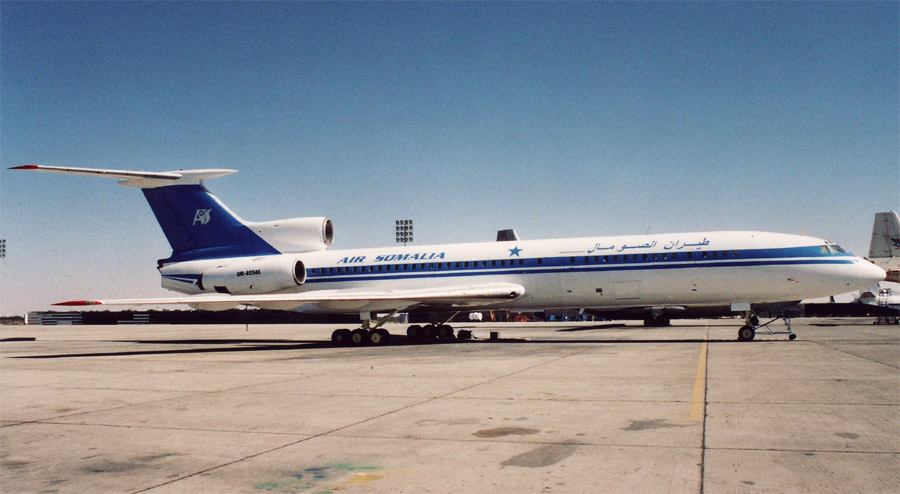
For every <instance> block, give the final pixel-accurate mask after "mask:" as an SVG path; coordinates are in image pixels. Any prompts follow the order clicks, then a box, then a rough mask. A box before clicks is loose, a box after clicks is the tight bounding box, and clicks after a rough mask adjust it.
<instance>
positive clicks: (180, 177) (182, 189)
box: [12, 165, 279, 263]
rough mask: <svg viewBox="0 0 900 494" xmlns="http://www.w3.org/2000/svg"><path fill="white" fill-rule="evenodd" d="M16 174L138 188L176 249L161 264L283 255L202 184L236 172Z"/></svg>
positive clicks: (68, 170) (38, 168)
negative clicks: (102, 180) (112, 181)
mask: <svg viewBox="0 0 900 494" xmlns="http://www.w3.org/2000/svg"><path fill="white" fill-rule="evenodd" d="M12 169H14V170H33V171H42V172H51V173H65V174H71V175H88V176H101V177H112V178H119V179H120V180H119V185H123V186H126V187H140V188H141V189H142V191H143V193H144V197H146V198H147V202H148V203H149V204H150V209H152V210H153V214H154V215H156V220H157V221H158V222H159V226H160V227H161V228H162V230H163V233H164V234H165V235H166V239H168V241H169V245H171V246H172V256H171V257H170V258H168V259H165V260H161V261H160V263H167V262H174V261H188V260H192V259H213V258H219V257H237V256H254V255H270V254H278V253H279V251H278V250H277V249H276V248H275V247H273V246H272V245H270V244H269V243H268V242H266V241H265V240H263V239H262V238H261V237H260V236H259V235H257V234H256V233H254V232H253V230H251V229H250V228H248V227H247V225H246V224H245V222H244V221H243V220H242V219H241V218H239V217H238V216H237V215H235V214H234V213H232V212H231V211H230V210H229V209H228V208H227V207H225V205H224V204H222V203H221V202H220V201H219V200H218V199H217V198H216V197H215V196H213V195H212V194H210V193H209V191H207V190H206V188H205V187H203V180H204V179H207V178H215V177H222V176H225V175H229V174H231V173H235V171H236V170H219V169H210V170H180V171H173V172H161V173H160V172H139V171H123V170H100V169H94V168H66V167H58V166H42V165H26V166H17V167H14V168H12Z"/></svg>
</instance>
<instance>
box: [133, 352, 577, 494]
mask: <svg viewBox="0 0 900 494" xmlns="http://www.w3.org/2000/svg"><path fill="white" fill-rule="evenodd" d="M584 352H585V351H584V350H582V351H579V352H572V353H569V354H567V355H563V356H561V357H557V358H553V359H548V360H546V361H542V362H540V363H537V364H534V365H531V366H527V367H525V368H523V369H519V370H516V371H513V372H510V373H509V374H506V375H504V376H498V377H495V378H492V379H489V380H487V381H484V382H480V383H476V384H472V385H470V386H467V387H465V388H462V389H458V390H455V391H450V392H448V393H445V394H443V395H440V396H436V397H431V398H428V399H425V400H422V401H419V402H416V403H411V404H409V405H406V406H402V407H399V408H396V409H394V410H389V411H387V412H384V413H381V414H379V415H376V416H373V417H368V418H365V419H363V420H359V421H356V422H354V423H352V424H345V425H343V426H341V427H337V428H335V429H332V430H330V431H325V432H322V433H319V434H316V435H313V436H311V437H306V438H303V439H299V440H297V441H293V442H290V443H288V444H283V445H281V446H278V447H275V448H271V449H268V450H266V451H260V452H258V453H254V454H251V455H247V456H244V457H243V458H238V459H235V460H232V461H229V462H226V463H223V464H220V465H216V466H213V467H210V468H207V469H204V470H201V471H198V472H194V473H191V474H188V475H183V476H181V477H178V478H177V479H171V480H169V481H166V482H163V483H161V484H157V485H153V486H150V487H146V488H144V489H140V490H137V491H134V492H133V493H132V494H139V493H141V492H147V491H149V490H151V489H156V488H157V487H162V486H165V485H169V484H173V483H175V482H179V481H182V480H185V479H189V478H191V477H196V476H197V475H202V474H204V473H207V472H211V471H213V470H218V469H220V468H224V467H227V466H230V465H234V464H236V463H240V462H242V461H246V460H251V459H253V458H256V457H259V456H262V455H265V454H269V453H272V452H274V451H279V450H282V449H284V448H287V447H290V446H294V445H297V444H300V443H302V442H306V441H311V440H313V439H317V438H320V437H324V436H328V435H331V434H333V433H335V432H338V431H342V430H344V429H349V428H351V427H355V426H357V425H360V424H364V423H366V422H371V421H373V420H377V419H380V418H384V417H387V416H388V415H393V414H395V413H398V412H402V411H404V410H408V409H410V408H413V407H417V406H419V405H424V404H425V403H430V402H432V401H435V400H439V399H441V398H443V397H445V396H449V395H451V394H454V393H459V392H462V391H466V390H469V389H471V388H474V387H476V386H480V385H482V384H487V383H490V382H493V381H497V380H499V379H503V378H505V377H507V376H511V375H515V374H518V373H521V372H525V371H528V370H531V369H534V368H537V367H540V366H543V365H547V364H549V363H553V362H557V361H559V360H563V359H566V358H569V357H571V356H573V355H578V354H579V353H584Z"/></svg>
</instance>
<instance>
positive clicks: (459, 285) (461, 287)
mask: <svg viewBox="0 0 900 494" xmlns="http://www.w3.org/2000/svg"><path fill="white" fill-rule="evenodd" d="M11 169H14V170H28V171H36V172H50V173H63V174H74V175H87V176H99V177H111V178H117V179H119V182H118V183H119V185H122V186H126V187H136V188H140V189H141V191H142V192H143V194H144V197H145V198H146V200H147V202H148V203H149V204H150V208H151V209H152V211H153V213H154V214H155V216H156V219H157V221H158V222H159V225H160V227H161V228H162V230H163V233H164V234H165V236H166V238H167V239H168V241H169V244H170V246H171V247H172V254H171V255H170V256H169V257H167V258H165V259H160V260H159V261H157V269H158V271H159V273H160V276H161V278H162V287H163V288H166V289H169V290H172V291H175V292H179V293H180V294H184V295H179V296H172V297H165V298H147V299H119V300H75V301H68V302H61V303H58V304H55V305H61V306H96V305H129V306H134V305H164V304H186V305H188V306H190V307H193V308H202V309H206V310H227V309H231V308H235V307H237V306H239V305H247V306H255V307H259V308H263V309H280V310H297V311H307V312H323V313H344V314H359V317H360V320H361V325H360V327H359V328H357V329H355V330H352V331H351V330H349V329H337V330H335V331H334V332H333V333H332V336H331V340H332V342H333V343H334V344H336V345H364V344H369V345H381V344H385V343H386V342H387V341H388V340H389V338H390V333H389V332H388V331H387V330H385V329H384V328H383V327H382V326H383V325H384V324H385V323H386V322H387V321H388V319H389V318H390V317H391V316H393V315H394V314H396V313H397V312H426V313H428V314H429V315H430V319H431V320H432V322H431V323H430V324H427V325H425V326H420V325H416V324H414V325H411V326H409V328H408V329H407V336H408V337H410V338H411V339H420V338H431V337H448V338H449V337H453V336H454V330H453V328H452V327H451V326H449V325H448V324H447V322H449V321H450V320H451V319H452V316H451V317H450V318H446V319H444V320H440V319H438V317H439V316H440V315H441V314H442V313H448V312H449V313H459V312H463V311H475V310H478V311H481V310H499V309H508V310H512V311H523V312H528V311H543V310H546V309H614V308H628V307H660V308H663V309H665V308H667V307H682V306H689V307H706V306H713V307H714V306H722V305H728V304H730V305H731V307H732V309H734V310H735V311H741V312H743V313H744V315H745V324H744V325H743V326H742V327H741V328H740V329H739V331H738V339H739V340H740V341H750V340H753V338H754V336H755V334H756V330H757V329H758V328H759V327H761V326H759V325H758V320H756V319H755V318H754V317H753V314H752V312H751V304H759V303H770V302H779V301H785V300H801V299H805V298H814V297H822V296H830V295H833V294H836V293H846V292H849V291H852V290H856V289H859V288H862V287H865V286H870V285H872V284H873V283H875V282H878V281H881V280H883V279H884V278H885V271H884V270H883V269H881V268H879V267H878V266H875V265H874V264H872V263H871V262H869V261H867V260H865V259H862V258H860V257H857V256H855V255H853V254H851V253H848V252H846V251H845V250H844V249H842V248H841V247H840V246H838V245H837V244H835V243H832V242H829V241H826V240H822V239H818V238H813V237H807V236H799V235H789V234H781V233H767V232H753V231H720V232H694V233H671V234H659V235H635V236H615V237H585V238H565V239H545V240H517V239H515V238H514V237H510V238H511V239H510V240H505V241H498V242H481V243H458V244H440V245H423V246H403V247H400V246H396V247H376V248H363V249H351V250H328V247H330V246H331V245H332V243H333V242H334V225H333V223H332V221H331V220H330V219H328V218H325V217H303V218H292V219H286V220H275V221H263V222H252V221H247V220H243V219H241V218H239V217H238V216H237V215H236V214H235V213H233V212H232V211H231V210H229V209H228V208H227V207H226V206H225V205H224V204H223V203H222V202H221V201H219V199H218V198H216V197H215V196H213V195H212V194H211V193H209V191H208V190H207V189H206V187H205V181H206V180H208V179H212V178H218V177H223V176H226V175H229V174H232V173H235V172H236V170H228V169H200V170H178V171H169V172H150V171H127V170H107V169H95V168H71V167H59V166H44V165H24V166H16V167H13V168H11ZM379 314H386V315H383V316H382V317H377V316H378V315H379ZM454 315H455V314H454ZM787 334H789V335H790V336H789V338H790V339H791V340H793V339H794V338H796V334H794V333H793V332H792V331H791V329H790V325H788V330H787Z"/></svg>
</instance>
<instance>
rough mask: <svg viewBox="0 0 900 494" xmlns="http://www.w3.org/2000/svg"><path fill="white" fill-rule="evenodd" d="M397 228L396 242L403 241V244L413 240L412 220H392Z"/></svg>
mask: <svg viewBox="0 0 900 494" xmlns="http://www.w3.org/2000/svg"><path fill="white" fill-rule="evenodd" d="M394 225H395V227H396V230H397V243H398V244H399V243H400V242H403V245H404V246H405V245H406V243H407V242H412V241H413V221H412V220H397V221H395V222H394Z"/></svg>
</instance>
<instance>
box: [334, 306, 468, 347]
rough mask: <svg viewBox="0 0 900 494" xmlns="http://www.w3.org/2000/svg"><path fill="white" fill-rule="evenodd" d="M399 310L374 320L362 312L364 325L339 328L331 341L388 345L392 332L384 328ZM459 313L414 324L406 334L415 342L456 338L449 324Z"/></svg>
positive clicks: (352, 344) (353, 344)
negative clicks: (439, 319)
mask: <svg viewBox="0 0 900 494" xmlns="http://www.w3.org/2000/svg"><path fill="white" fill-rule="evenodd" d="M396 313H397V311H394V312H391V313H390V314H388V315H387V316H385V317H383V318H381V319H378V320H377V321H373V320H372V318H371V315H370V314H368V313H363V314H360V317H361V318H362V326H361V327H360V328H358V329H354V330H349V329H338V330H336V331H335V332H333V333H331V342H332V343H333V344H334V345H335V346H364V345H371V346H381V345H386V344H387V343H388V342H389V341H390V340H391V333H389V332H388V331H387V330H386V329H384V328H382V327H381V326H383V325H384V324H385V323H386V322H387V321H388V319H390V318H391V317H393V315H394V314H396ZM456 314H458V312H457V313H454V314H453V315H452V316H450V317H449V318H447V320H446V321H443V322H434V323H431V324H426V325H424V326H420V325H418V324H413V325H412V326H410V327H409V328H407V330H406V336H407V337H408V338H409V339H410V340H411V341H415V342H425V341H431V340H445V341H449V340H455V339H456V332H455V331H454V330H453V327H452V326H450V325H449V324H447V323H448V322H450V320H451V319H453V317H454V316H456ZM463 333H466V332H465V331H461V332H460V335H461V336H460V339H463V338H464V336H463Z"/></svg>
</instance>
